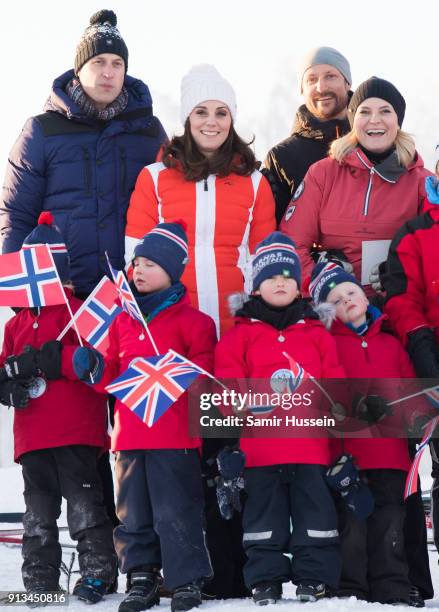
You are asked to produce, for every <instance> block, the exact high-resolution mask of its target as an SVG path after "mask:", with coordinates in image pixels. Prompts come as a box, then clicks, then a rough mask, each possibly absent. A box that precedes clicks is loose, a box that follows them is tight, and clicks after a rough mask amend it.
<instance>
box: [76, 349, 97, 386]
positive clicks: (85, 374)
mask: <svg viewBox="0 0 439 612" xmlns="http://www.w3.org/2000/svg"><path fill="white" fill-rule="evenodd" d="M73 369H74V371H75V374H76V376H77V377H78V378H79V380H82V381H83V382H86V383H89V384H92V385H94V384H96V383H98V382H100V380H101V378H102V375H103V373H104V358H103V357H102V355H101V354H100V353H99V352H98V351H96V350H95V349H93V348H90V347H88V346H80V347H79V348H77V349H76V351H75V352H74V353H73Z"/></svg>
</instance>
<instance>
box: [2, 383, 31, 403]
mask: <svg viewBox="0 0 439 612" xmlns="http://www.w3.org/2000/svg"><path fill="white" fill-rule="evenodd" d="M28 401H29V391H28V388H27V385H26V384H25V381H23V380H8V381H6V382H3V383H0V402H1V403H2V404H4V405H5V406H13V407H14V408H17V409H21V408H26V406H27V404H28Z"/></svg>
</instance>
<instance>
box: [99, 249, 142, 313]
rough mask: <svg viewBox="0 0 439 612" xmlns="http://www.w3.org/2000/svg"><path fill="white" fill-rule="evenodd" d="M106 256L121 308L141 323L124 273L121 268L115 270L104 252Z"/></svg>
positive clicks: (138, 311) (136, 305) (137, 308)
mask: <svg viewBox="0 0 439 612" xmlns="http://www.w3.org/2000/svg"><path fill="white" fill-rule="evenodd" d="M105 255H106V257H107V262H108V267H109V268H110V273H111V276H112V278H113V282H114V285H115V287H116V290H117V293H118V294H119V298H120V302H121V304H122V308H123V310H124V311H125V312H126V313H127V314H129V315H130V317H132V318H133V319H136V321H139V323H141V324H142V325H143V324H144V322H143V317H142V313H141V312H140V308H139V306H138V304H137V302H136V300H135V298H134V295H133V292H132V291H131V288H130V285H129V283H128V281H127V279H126V276H125V274H124V273H123V272H122V271H121V270H116V269H115V268H113V266H112V265H111V263H110V259H109V257H108V253H105Z"/></svg>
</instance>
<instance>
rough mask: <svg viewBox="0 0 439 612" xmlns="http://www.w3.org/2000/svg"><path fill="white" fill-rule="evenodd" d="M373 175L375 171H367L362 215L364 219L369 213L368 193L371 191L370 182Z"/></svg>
mask: <svg viewBox="0 0 439 612" xmlns="http://www.w3.org/2000/svg"><path fill="white" fill-rule="evenodd" d="M374 174H375V170H374V169H373V168H371V169H370V171H369V184H368V186H367V191H366V197H365V198H364V208H363V215H364V216H365V217H367V214H368V212H369V202H370V192H371V191H372V180H373V175H374Z"/></svg>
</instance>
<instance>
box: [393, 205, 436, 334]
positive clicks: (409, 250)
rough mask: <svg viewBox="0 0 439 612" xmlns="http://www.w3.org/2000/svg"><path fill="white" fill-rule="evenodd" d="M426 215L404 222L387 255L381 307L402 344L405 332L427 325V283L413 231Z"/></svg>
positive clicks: (421, 226)
mask: <svg viewBox="0 0 439 612" xmlns="http://www.w3.org/2000/svg"><path fill="white" fill-rule="evenodd" d="M428 218H429V215H428V214H426V215H422V216H420V217H416V218H415V219H412V220H411V221H409V222H407V223H405V224H404V225H403V227H402V228H401V229H400V230H399V232H398V233H397V235H396V236H395V238H394V239H393V241H392V243H391V245H390V249H389V256H388V259H387V270H386V275H385V278H384V288H385V290H386V295H387V300H386V305H385V308H384V311H385V313H386V314H387V315H388V316H389V318H390V321H391V322H392V325H393V327H394V329H395V331H396V333H397V335H398V337H399V338H400V340H401V342H402V343H403V344H404V345H406V344H407V334H408V333H410V332H411V331H414V330H415V329H419V328H421V327H427V326H429V325H430V323H429V322H428V320H427V318H426V316H425V299H426V287H425V286H424V275H423V269H422V266H423V262H422V256H421V249H420V245H419V242H418V237H417V235H416V231H417V230H418V229H421V228H423V227H424V226H425V225H426V222H427V221H428ZM424 231H429V230H428V229H425V230H424ZM438 238H439V235H438Z"/></svg>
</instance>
